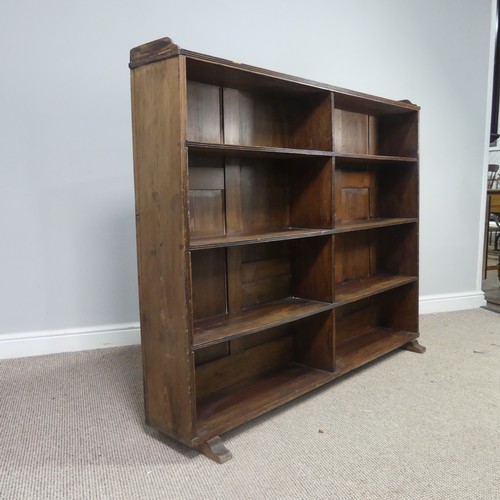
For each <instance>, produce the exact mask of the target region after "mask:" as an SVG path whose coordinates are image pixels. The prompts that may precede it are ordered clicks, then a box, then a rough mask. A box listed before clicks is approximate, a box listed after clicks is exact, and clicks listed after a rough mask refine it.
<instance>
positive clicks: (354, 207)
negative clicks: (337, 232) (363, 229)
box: [335, 167, 376, 221]
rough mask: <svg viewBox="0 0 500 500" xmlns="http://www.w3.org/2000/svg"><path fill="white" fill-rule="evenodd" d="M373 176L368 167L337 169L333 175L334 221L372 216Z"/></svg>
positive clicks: (373, 199) (374, 203)
mask: <svg viewBox="0 0 500 500" xmlns="http://www.w3.org/2000/svg"><path fill="white" fill-rule="evenodd" d="M373 181H374V178H373V176H372V175H371V174H370V172H369V170H368V167H365V168H363V167H361V168H357V169H351V170H349V169H340V168H339V169H337V171H336V175H335V200H336V211H335V219H336V221H353V220H362V219H369V218H371V217H374V216H375V214H374V211H375V205H376V198H375V191H374V189H373V184H374V182H373Z"/></svg>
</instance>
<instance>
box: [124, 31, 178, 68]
mask: <svg viewBox="0 0 500 500" xmlns="http://www.w3.org/2000/svg"><path fill="white" fill-rule="evenodd" d="M179 54H180V48H179V46H177V45H175V43H174V42H173V40H172V39H171V38H168V37H164V38H160V39H159V40H154V41H152V42H149V43H145V44H143V45H140V46H138V47H135V48H133V49H132V50H131V51H130V64H129V67H130V69H133V68H136V67H138V66H141V65H144V64H150V63H153V62H156V61H161V60H162V59H168V58H169V57H174V56H176V55H179Z"/></svg>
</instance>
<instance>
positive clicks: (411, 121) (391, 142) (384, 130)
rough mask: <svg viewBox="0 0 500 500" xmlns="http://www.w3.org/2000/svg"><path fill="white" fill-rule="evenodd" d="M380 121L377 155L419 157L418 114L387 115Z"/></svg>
mask: <svg viewBox="0 0 500 500" xmlns="http://www.w3.org/2000/svg"><path fill="white" fill-rule="evenodd" d="M378 121H379V125H378V140H377V151H378V152H377V154H381V155H394V156H407V157H416V156H417V155H418V113H416V112H410V113H401V114H392V115H385V116H383V117H380V118H379V120H378Z"/></svg>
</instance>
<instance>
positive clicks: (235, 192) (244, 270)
mask: <svg viewBox="0 0 500 500" xmlns="http://www.w3.org/2000/svg"><path fill="white" fill-rule="evenodd" d="M129 66H130V69H131V72H132V80H131V85H132V122H133V141H134V178H135V196H136V226H137V259H138V271H139V300H140V315H141V316H140V317H141V344H142V361H143V377H144V400H145V403H144V404H145V413H146V421H147V423H148V424H149V425H150V426H152V427H153V428H155V429H157V430H159V431H160V432H162V433H164V434H166V435H168V436H170V437H172V438H174V439H176V440H178V441H180V442H182V443H184V444H185V445H187V446H190V447H193V448H196V449H198V450H200V451H201V452H202V453H204V454H205V455H206V456H208V457H209V458H211V459H213V460H214V461H217V462H219V463H222V462H224V461H226V460H228V459H230V458H231V453H230V452H229V451H228V450H227V449H226V448H225V446H224V444H223V442H222V440H221V438H220V435H221V434H223V433H224V432H226V431H228V430H230V429H233V428H235V427H237V426H239V425H241V424H243V423H245V422H247V421H249V420H251V419H253V418H256V417H258V416H259V415H262V414H264V413H266V412H269V411H271V410H273V409H274V408H277V407H278V406H281V405H283V404H285V403H287V402H288V401H291V400H292V399H295V398H297V397H299V396H301V395H303V394H305V393H307V392H310V391H312V390H314V389H316V388H318V387H320V386H322V385H325V384H327V383H328V382H331V381H332V380H334V379H336V378H338V377H340V376H342V375H344V374H346V373H347V372H349V371H351V370H354V369H357V368H359V367H361V366H363V365H365V364H367V363H369V362H371V361H374V360H375V359H377V358H379V357H380V356H383V355H385V354H387V353H389V352H391V351H393V350H395V349H399V348H403V349H406V350H411V351H415V352H423V351H424V348H423V347H422V346H420V345H419V344H418V341H417V340H416V339H417V337H418V336H419V333H418V206H419V203H418V169H419V157H418V116H419V109H420V108H419V107H418V106H416V105H415V104H412V103H411V102H409V101H406V100H405V101H394V100H391V99H386V98H382V97H376V96H372V95H368V94H364V93H361V92H355V91H351V90H347V89H343V88H339V87H334V86H332V85H327V84H323V83H318V82H314V81H311V80H307V79H303V78H298V77H294V76H290V75H285V74H283V73H277V72H274V71H270V70H266V69H262V68H256V67H254V66H249V65H246V64H242V63H239V62H235V61H228V60H225V59H219V58H215V57H212V56H208V55H204V54H199V53H196V52H191V51H189V50H185V49H182V48H180V47H179V46H177V45H175V44H174V43H173V41H172V40H171V39H170V38H162V39H160V40H156V41H153V42H150V43H147V44H144V45H141V46H139V47H136V48H134V49H132V50H131V52H130V64H129Z"/></svg>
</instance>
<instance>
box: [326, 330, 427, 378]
mask: <svg viewBox="0 0 500 500" xmlns="http://www.w3.org/2000/svg"><path fill="white" fill-rule="evenodd" d="M417 337H418V333H412V332H406V331H402V330H393V329H390V328H381V327H379V328H373V329H371V330H369V331H368V332H367V333H365V334H364V335H360V336H359V337H355V338H353V339H350V340H347V341H345V342H343V343H342V344H340V345H338V346H337V348H336V371H335V376H336V377H340V376H341V375H343V374H345V373H347V372H349V371H351V370H354V369H355V368H358V367H360V366H363V365H365V364H366V363H369V362H370V361H373V360H374V359H377V358H378V357H380V356H383V355H384V354H387V353H389V352H391V351H393V350H394V349H397V348H398V347H401V346H403V345H404V344H406V343H407V342H410V341H411V340H414V339H416V338H417Z"/></svg>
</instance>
